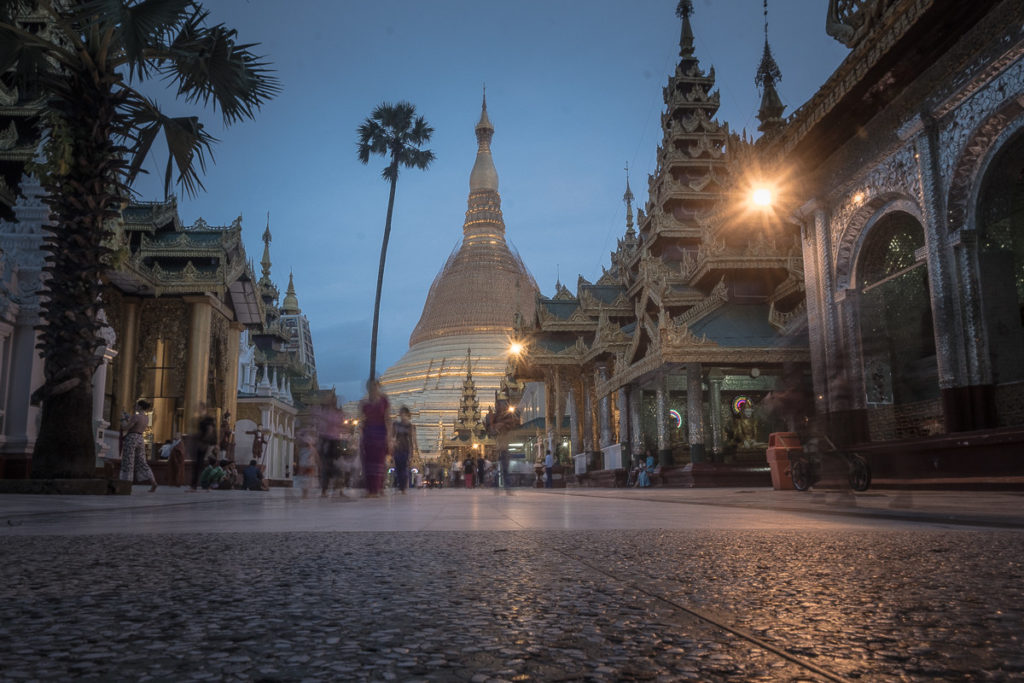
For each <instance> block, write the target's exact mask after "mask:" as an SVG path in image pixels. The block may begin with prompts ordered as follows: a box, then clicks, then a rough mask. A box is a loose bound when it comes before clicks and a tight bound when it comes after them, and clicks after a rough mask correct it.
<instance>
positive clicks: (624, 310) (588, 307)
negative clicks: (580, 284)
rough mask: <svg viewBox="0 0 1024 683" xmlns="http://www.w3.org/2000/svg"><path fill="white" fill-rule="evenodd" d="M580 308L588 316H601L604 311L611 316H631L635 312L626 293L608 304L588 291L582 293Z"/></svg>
mask: <svg viewBox="0 0 1024 683" xmlns="http://www.w3.org/2000/svg"><path fill="white" fill-rule="evenodd" d="M616 284H618V283H616ZM580 307H581V308H582V309H583V310H584V311H586V313H587V314H588V315H599V314H600V311H602V310H607V311H608V312H609V313H610V314H611V315H629V314H630V313H631V312H632V311H633V306H632V304H631V303H630V302H629V299H628V298H626V293H625V292H622V293H621V294H619V295H618V296H617V297H615V299H614V300H612V302H611V303H606V302H605V301H602V300H601V299H598V298H597V297H596V296H594V295H593V294H592V293H591V292H590V290H588V289H584V290H582V291H581V292H580Z"/></svg>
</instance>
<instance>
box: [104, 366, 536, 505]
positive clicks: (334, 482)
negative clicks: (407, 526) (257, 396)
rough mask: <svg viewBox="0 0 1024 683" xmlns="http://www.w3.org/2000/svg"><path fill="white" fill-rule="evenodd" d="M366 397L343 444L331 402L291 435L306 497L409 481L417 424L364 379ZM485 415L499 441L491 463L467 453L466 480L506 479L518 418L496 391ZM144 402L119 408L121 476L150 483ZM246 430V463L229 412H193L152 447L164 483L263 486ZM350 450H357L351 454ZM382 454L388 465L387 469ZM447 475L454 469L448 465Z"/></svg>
mask: <svg viewBox="0 0 1024 683" xmlns="http://www.w3.org/2000/svg"><path fill="white" fill-rule="evenodd" d="M366 390H367V394H366V398H365V399H363V401H362V402H361V403H360V407H359V410H360V420H359V422H360V425H361V431H360V434H359V438H358V446H356V447H350V442H349V441H348V440H346V439H344V438H343V437H344V434H343V433H342V429H341V412H340V411H338V410H332V409H322V410H319V411H316V410H314V424H313V425H312V428H310V429H306V430H303V431H301V432H300V433H299V434H298V435H297V437H296V443H295V452H294V460H293V462H292V472H293V473H294V477H293V482H292V486H293V487H294V488H296V489H298V490H299V491H300V492H301V495H302V497H304V498H305V497H308V496H310V495H311V494H313V493H314V492H316V491H317V490H319V493H320V495H321V496H324V497H326V496H329V495H330V493H331V491H332V490H344V489H349V488H356V487H363V488H365V490H366V495H367V496H368V497H370V498H375V497H378V496H380V495H381V494H382V492H383V490H384V487H385V485H386V484H389V485H391V486H393V487H394V488H395V490H396V491H397V492H398V493H400V494H402V495H404V494H405V493H406V491H407V490H408V488H409V487H410V486H415V485H416V484H417V480H414V478H413V476H412V471H411V469H410V467H411V463H412V459H413V457H414V456H416V455H418V448H417V439H416V427H415V425H413V423H412V413H411V411H410V410H409V408H408V407H407V406H404V405H403V406H400V407H399V408H398V412H397V418H396V419H395V418H392V412H391V410H392V407H391V404H390V403H389V400H388V397H387V395H385V394H384V392H383V391H382V390H381V386H380V384H379V382H377V381H375V380H370V381H368V382H367V384H366ZM495 407H496V408H497V410H496V411H495V410H493V409H492V410H490V411H489V412H488V415H487V417H486V419H485V426H486V428H487V430H488V432H489V433H490V434H491V436H492V437H494V439H495V441H496V442H497V443H498V444H499V451H498V460H497V463H491V462H489V461H487V460H486V459H485V458H484V457H482V455H480V456H478V457H476V458H467V459H466V461H465V462H464V463H463V469H462V471H463V473H464V481H465V484H466V486H467V487H469V488H472V487H474V486H498V485H499V484H500V485H503V486H505V487H506V488H508V486H509V452H508V448H507V444H506V443H505V442H506V441H507V436H506V434H507V432H508V431H509V430H510V429H511V428H512V427H514V426H515V425H516V424H518V418H517V415H516V413H515V410H514V409H511V408H509V407H508V404H507V401H502V400H500V399H499V401H498V402H497V405H496V406H495ZM149 408H150V406H149V404H148V403H147V402H146V401H144V400H140V401H139V402H138V403H137V405H136V406H135V411H134V413H133V414H131V415H129V414H127V413H126V414H125V415H124V416H123V418H124V419H123V421H122V434H123V437H122V447H121V475H120V476H121V478H122V479H125V480H128V481H133V482H147V483H150V484H151V488H150V491H155V490H156V489H157V482H156V477H155V476H154V474H153V471H152V468H150V466H149V464H148V462H147V459H146V448H145V442H144V439H143V434H144V433H145V431H146V429H147V427H148V426H149V421H148V420H149V418H148V416H147V413H148V411H149ZM246 434H250V435H252V437H253V442H252V458H251V459H250V460H249V464H248V465H247V466H245V467H240V465H239V464H236V462H235V460H234V430H233V429H232V426H231V422H230V413H229V412H225V414H224V415H223V417H222V418H221V421H220V425H219V428H218V424H217V420H216V418H214V417H213V416H210V415H204V416H202V417H200V418H199V419H198V420H197V421H196V423H195V426H194V428H193V429H192V430H191V432H190V433H188V434H184V435H182V434H178V435H176V436H175V438H174V439H167V440H166V441H165V442H164V443H163V444H162V445H161V446H160V447H159V449H158V450H157V459H158V460H160V461H163V462H166V464H167V467H166V469H167V480H168V484H169V485H170V486H174V487H180V488H184V489H185V490H186V491H209V490H232V489H239V490H253V491H261V490H262V491H265V490H268V488H269V484H270V482H269V478H268V477H267V475H266V470H265V464H264V457H263V454H264V448H265V446H266V445H267V440H266V433H265V431H264V430H263V426H262V425H259V426H257V428H256V429H254V430H252V431H248V432H246ZM357 455H358V456H359V457H358V458H357ZM389 460H390V464H391V465H392V467H391V468H390V469H389V467H388V465H389ZM189 462H191V464H192V467H191V477H190V481H189V482H186V481H185V479H186V476H185V474H186V469H187V468H186V463H189ZM452 474H453V475H454V474H455V472H454V471H453V472H452Z"/></svg>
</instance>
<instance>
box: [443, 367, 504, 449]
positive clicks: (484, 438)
mask: <svg viewBox="0 0 1024 683" xmlns="http://www.w3.org/2000/svg"><path fill="white" fill-rule="evenodd" d="M454 431H455V433H454V434H453V435H452V436H451V437H450V438H448V439H446V440H445V441H444V444H443V450H444V459H445V466H448V467H450V466H452V465H453V464H456V465H457V464H458V463H461V462H462V461H463V460H465V459H466V458H467V457H472V458H473V459H476V458H477V457H478V456H480V455H483V456H484V458H488V459H489V458H490V457H491V456H492V455H493V454H494V449H495V442H494V439H492V438H491V437H490V436H489V435H488V434H487V428H486V427H484V422H483V418H482V416H481V414H480V401H479V400H477V397H476V383H475V382H474V381H473V367H472V350H471V349H466V379H464V380H463V381H462V398H461V399H460V400H459V412H458V414H457V415H456V417H455V430H454Z"/></svg>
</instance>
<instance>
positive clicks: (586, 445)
mask: <svg viewBox="0 0 1024 683" xmlns="http://www.w3.org/2000/svg"><path fill="white" fill-rule="evenodd" d="M580 385H581V387H582V391H583V451H581V452H584V453H593V452H594V380H593V377H592V375H591V374H590V373H589V372H584V373H583V377H581V378H580Z"/></svg>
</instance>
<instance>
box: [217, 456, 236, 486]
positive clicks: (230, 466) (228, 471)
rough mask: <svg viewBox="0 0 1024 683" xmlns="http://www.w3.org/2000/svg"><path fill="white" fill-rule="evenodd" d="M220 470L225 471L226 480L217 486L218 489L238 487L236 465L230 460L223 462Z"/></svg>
mask: <svg viewBox="0 0 1024 683" xmlns="http://www.w3.org/2000/svg"><path fill="white" fill-rule="evenodd" d="M220 468H221V469H222V470H224V478H223V479H221V480H220V482H218V483H217V484H216V485H215V488H218V489H233V488H236V487H237V486H238V479H239V474H238V469H237V468H235V463H234V462H232V461H230V460H221V461H220Z"/></svg>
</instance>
